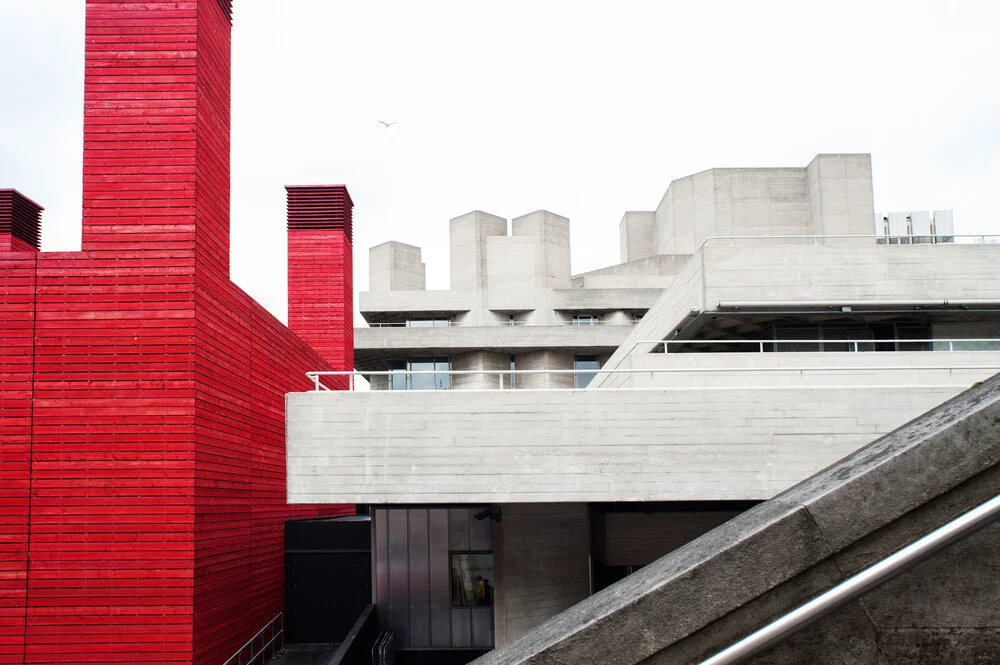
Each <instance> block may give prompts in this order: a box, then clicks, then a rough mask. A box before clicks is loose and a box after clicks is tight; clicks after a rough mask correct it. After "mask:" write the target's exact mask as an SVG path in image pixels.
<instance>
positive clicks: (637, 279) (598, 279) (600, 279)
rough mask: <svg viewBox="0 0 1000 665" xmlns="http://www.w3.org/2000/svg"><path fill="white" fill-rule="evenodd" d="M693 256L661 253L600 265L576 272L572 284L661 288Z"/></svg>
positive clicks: (615, 287)
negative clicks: (596, 267) (583, 271)
mask: <svg viewBox="0 0 1000 665" xmlns="http://www.w3.org/2000/svg"><path fill="white" fill-rule="evenodd" d="M690 258H691V256H690V255H688V254H658V255H656V256H650V257H647V258H644V259H637V260H635V261H629V262H628V263H620V264H618V265H613V266H608V267H607V268H599V269H598V270H591V271H589V272H585V273H581V274H579V275H574V276H573V287H574V288H583V289H662V288H664V287H666V286H667V285H668V284H670V282H671V279H672V278H673V276H674V275H676V274H677V273H678V272H679V271H680V269H681V268H683V267H684V264H685V263H687V261H688V259H690Z"/></svg>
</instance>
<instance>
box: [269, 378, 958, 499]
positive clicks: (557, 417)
mask: <svg viewBox="0 0 1000 665" xmlns="http://www.w3.org/2000/svg"><path fill="white" fill-rule="evenodd" d="M519 387H520V381H519ZM961 389H962V387H960V386H956V387H954V388H927V387H925V388H913V389H908V390H904V389H899V388H870V387H860V386H859V387H855V388H846V389H837V390H831V389H812V388H808V387H805V388H766V389H754V390H747V389H742V388H730V389H714V388H710V389H705V390H689V389H680V390H668V389H652V390H616V391H605V390H554V391H547V392H536V391H531V390H520V389H519V390H505V391H492V392H488V393H487V392H470V391H457V390H451V391H436V392H385V391H383V392H321V393H297V394H291V395H289V396H288V398H287V421H288V496H289V500H290V501H291V502H294V503H416V504H420V503H425V504H426V503H448V502H455V501H463V502H482V503H504V502H520V503H525V502H551V501H685V500H728V499H736V500H740V499H752V500H758V499H766V498H769V497H771V496H773V495H774V494H775V493H776V492H778V491H781V490H782V489H785V488H786V487H788V486H790V485H791V484H792V483H794V482H796V481H799V480H801V479H803V478H805V477H806V476H808V475H809V474H811V473H814V472H816V471H818V470H819V469H821V468H823V467H824V466H826V465H827V464H829V463H831V462H833V461H834V460H836V459H838V458H840V457H842V456H843V455H845V454H847V453H850V452H852V451H853V450H854V449H856V448H857V447H858V446H859V445H861V444H863V443H864V442H866V441H870V440H871V439H873V438H875V437H877V436H879V435H880V434H883V433H885V432H888V431H890V430H892V429H893V428H894V427H897V426H898V425H900V424H902V423H904V422H906V421H908V420H910V419H911V418H913V417H915V416H917V415H919V414H920V413H922V412H924V411H926V410H927V409H929V408H931V407H932V406H934V405H936V404H939V403H940V402H942V401H943V400H945V399H946V398H948V397H951V396H952V395H955V394H956V393H958V392H959V391H960V390H961Z"/></svg>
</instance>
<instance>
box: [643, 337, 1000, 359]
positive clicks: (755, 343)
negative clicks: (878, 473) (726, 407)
mask: <svg viewBox="0 0 1000 665" xmlns="http://www.w3.org/2000/svg"><path fill="white" fill-rule="evenodd" d="M973 343H974V344H983V343H992V344H996V345H997V348H996V349H959V350H960V351H1000V337H992V338H989V337H982V338H971V339H970V338H965V339H960V338H943V339H942V338H933V339H897V338H892V339H763V340H761V339H756V340H753V339H731V340H730V339H640V340H637V341H635V342H632V346H631V348H630V349H629V355H631V354H633V353H635V349H636V347H637V346H639V345H640V344H652V345H653V348H654V349H655V348H656V347H657V346H660V345H662V346H663V352H664V353H669V352H670V349H669V347H670V346H671V345H672V346H685V345H695V346H696V345H699V344H701V345H713V344H714V345H718V344H729V345H737V346H748V347H756V348H757V350H758V352H760V353H764V350H765V348H767V347H768V346H773V345H776V344H816V345H819V344H848V345H853V347H854V348H853V350H851V351H849V352H848V353H875V351H861V350H859V348H858V345H865V344H871V345H875V344H947V345H948V351H954V350H955V345H956V344H958V345H959V346H961V345H962V344H973ZM931 351H944V349H931ZM775 353H781V352H778V351H776V352H775ZM786 353H800V352H792V351H788V352H786ZM823 353H838V352H827V351H824V352H823ZM840 353H844V352H840ZM885 353H897V352H896V351H886V352H885Z"/></svg>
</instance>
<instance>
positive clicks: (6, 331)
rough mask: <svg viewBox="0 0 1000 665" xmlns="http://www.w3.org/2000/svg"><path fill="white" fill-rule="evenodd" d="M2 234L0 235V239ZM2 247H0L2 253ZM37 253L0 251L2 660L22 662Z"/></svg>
mask: <svg viewBox="0 0 1000 665" xmlns="http://www.w3.org/2000/svg"><path fill="white" fill-rule="evenodd" d="M3 235H4V234H0V239H2V236H3ZM2 251H3V250H0V252H2ZM36 256H37V254H36V253H35V252H33V251H32V252H26V253H22V254H19V255H12V254H5V253H0V341H2V343H3V347H4V348H3V352H2V353H0V664H3V665H8V664H10V663H22V662H24V660H23V657H24V651H23V650H24V613H25V592H26V590H27V561H28V491H29V483H30V472H29V459H30V457H29V450H30V445H31V391H32V385H31V364H32V353H33V344H32V339H33V337H34V327H35V322H34V310H35V303H34V293H35V258H36Z"/></svg>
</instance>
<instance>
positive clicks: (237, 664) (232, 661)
mask: <svg viewBox="0 0 1000 665" xmlns="http://www.w3.org/2000/svg"><path fill="white" fill-rule="evenodd" d="M276 626H277V628H276ZM268 630H270V632H271V636H270V639H269V640H268V641H267V642H264V637H265V635H264V633H266V632H268ZM284 633H285V622H284V614H283V613H281V612H279V613H278V615H277V616H276V617H274V618H273V619H271V620H270V621H268V622H267V623H266V624H265V625H264V627H263V628H261V629H260V630H258V631H257V632H256V633H255V634H254V636H253V637H251V638H250V639H249V640H247V641H246V643H245V644H244V645H243V646H241V647H240V648H239V649H237V650H236V653H234V654H233V655H232V656H230V657H229V658H228V659H227V660H226V662H225V663H223V664H222V665H245V664H249V663H253V662H254V661H255V660H256V658H257V656H260V655H261V654H263V653H264V652H265V651H267V648H268V647H271V657H272V658H274V655H275V653H276V652H277V643H276V642H277V640H278V638H280V637H281V636H282V635H283V634H284ZM258 637H259V638H261V644H260V649H257V650H254V647H253V643H254V640H256V639H257V638H258ZM247 647H249V648H250V654H249V655H248V656H247V658H246V659H245V660H244V658H243V652H244V651H246V649H247Z"/></svg>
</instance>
